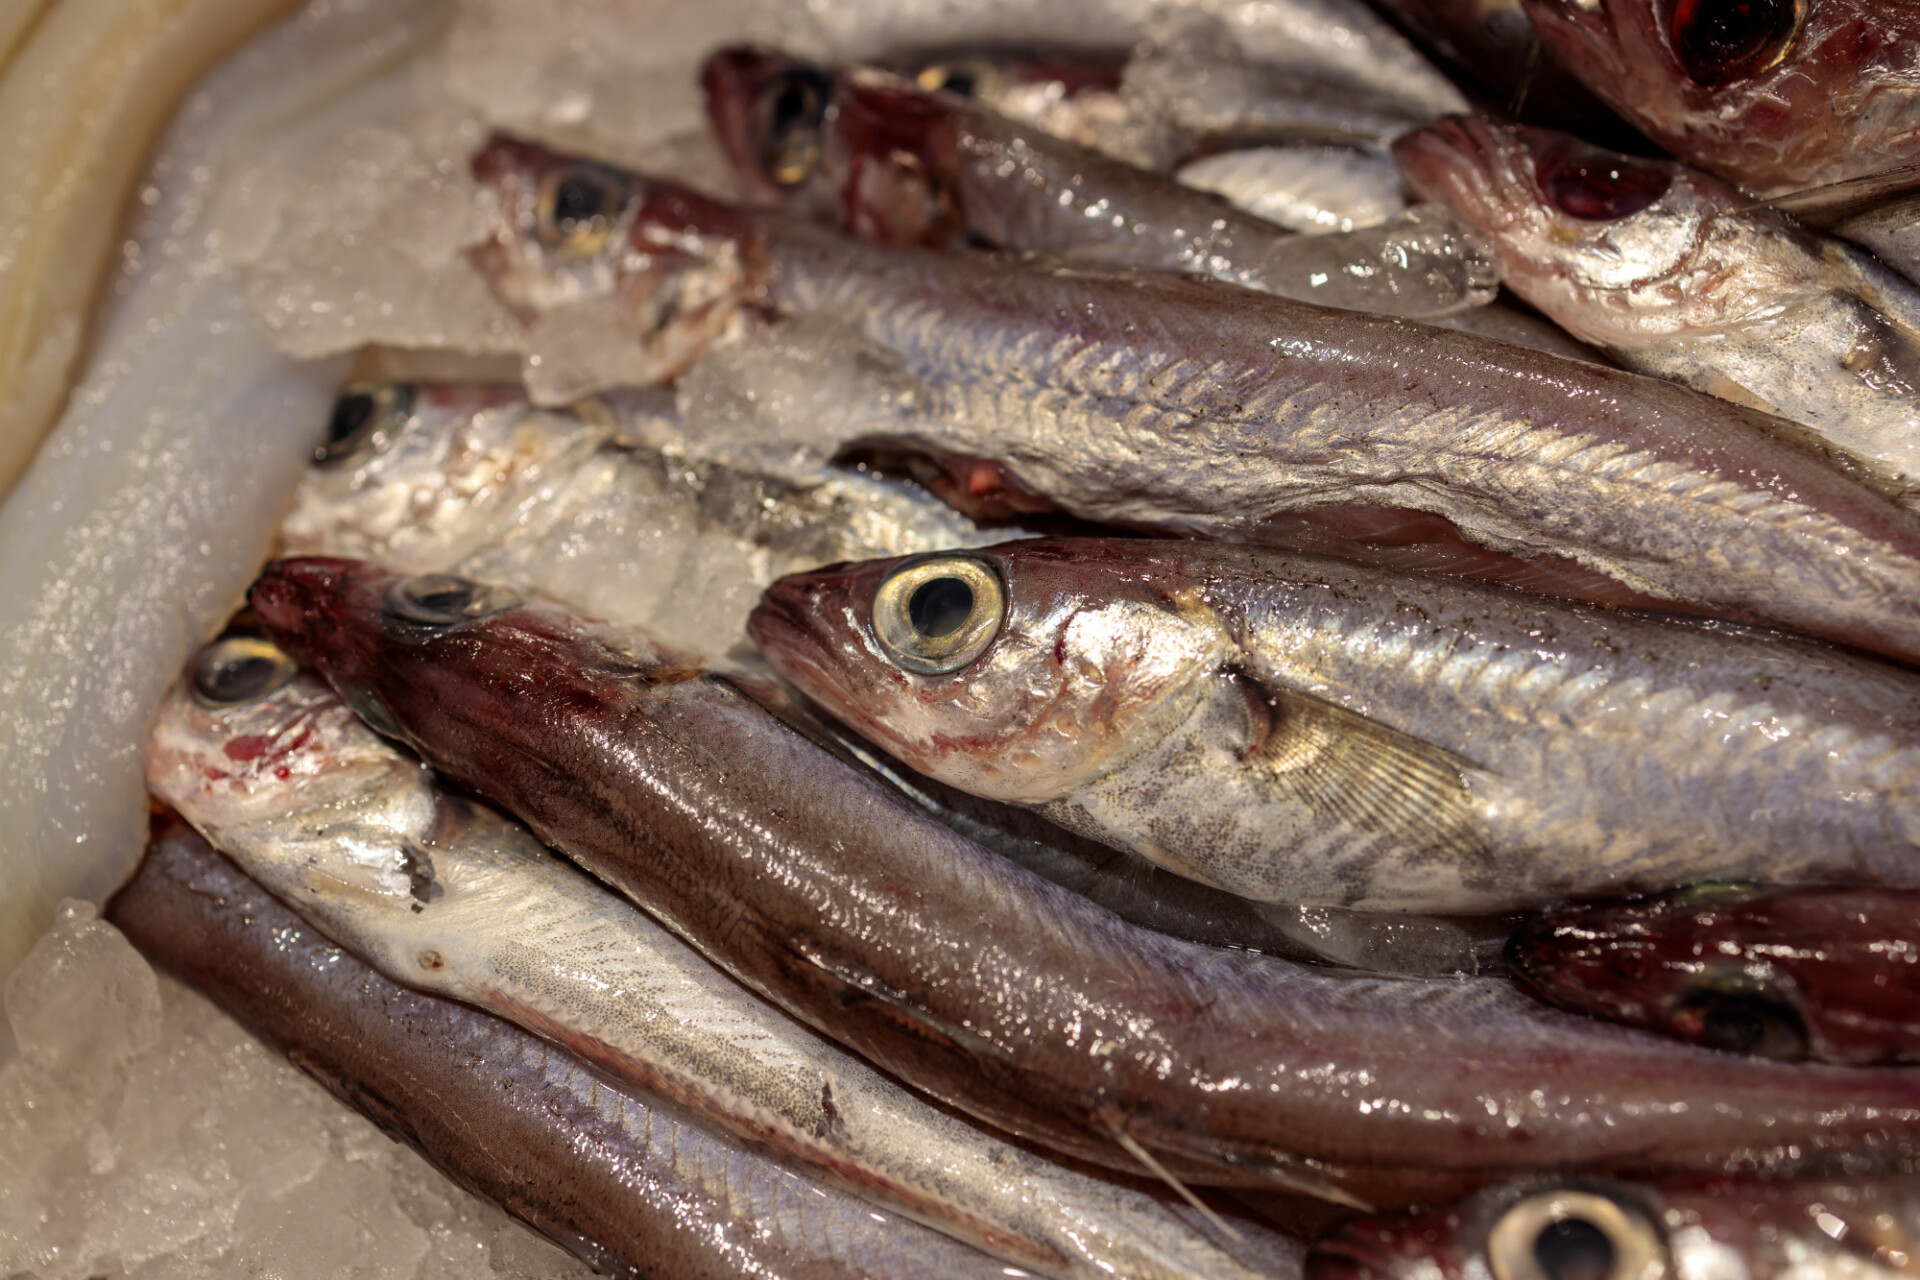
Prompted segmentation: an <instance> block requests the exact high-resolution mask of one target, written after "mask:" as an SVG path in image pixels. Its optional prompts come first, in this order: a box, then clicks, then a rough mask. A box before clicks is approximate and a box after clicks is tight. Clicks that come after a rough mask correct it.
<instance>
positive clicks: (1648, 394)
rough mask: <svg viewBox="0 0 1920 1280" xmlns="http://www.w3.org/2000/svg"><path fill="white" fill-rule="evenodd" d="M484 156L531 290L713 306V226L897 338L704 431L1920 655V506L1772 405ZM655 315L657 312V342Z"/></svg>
mask: <svg viewBox="0 0 1920 1280" xmlns="http://www.w3.org/2000/svg"><path fill="white" fill-rule="evenodd" d="M475 164H476V168H477V169H478V170H479V171H480V172H481V173H482V174H483V175H484V176H485V177H486V178H487V180H488V181H489V182H490V183H491V184H493V185H494V186H495V188H496V189H497V190H499V191H500V192H501V193H502V195H501V200H500V208H501V219H500V221H499V223H498V224H497V226H496V232H495V238H494V239H493V240H492V241H491V242H489V244H488V246H487V248H486V250H485V251H484V253H483V254H482V261H483V263H484V265H485V266H486V267H487V269H488V270H489V272H490V273H491V274H492V275H493V277H494V280H495V287H496V288H498V289H500V290H502V292H503V293H507V294H509V295H510V296H532V295H535V294H539V293H541V292H542V291H543V290H547V289H549V288H550V287H551V286H552V285H553V283H554V282H555V281H558V280H561V279H572V280H581V279H594V280H597V281H598V282H599V283H598V284H597V285H596V286H595V287H597V288H602V289H604V290H606V291H608V293H609V294H612V293H614V292H616V291H617V292H620V293H622V294H623V295H624V294H637V295H640V296H645V297H652V296H656V295H659V296H665V297H669V298H673V297H684V296H686V291H685V290H684V289H680V288H676V286H675V281H676V280H677V279H679V278H680V277H681V270H680V268H679V267H677V266H676V265H674V262H673V261H668V262H664V263H662V262H659V261H656V260H655V259H654V258H653V257H651V256H649V251H648V250H647V249H646V246H647V245H650V244H653V243H655V241H656V240H659V239H660V238H662V237H668V238H672V239H673V243H674V244H676V245H679V246H683V247H684V246H685V245H687V244H689V243H690V242H692V241H693V240H694V239H696V238H698V237H707V238H708V252H709V254H710V257H709V258H708V259H704V260H703V261H722V260H724V261H725V262H728V263H732V264H734V266H735V269H737V271H738V282H737V285H736V286H735V292H734V294H733V296H734V298H735V300H736V302H737V305H738V306H739V307H741V308H743V309H752V310H756V311H762V310H764V311H771V312H773V313H776V314H784V315H788V316H796V315H799V316H807V317H809V318H810V319H811V320H813V321H815V322H816V323H820V324H829V325H836V326H839V327H840V328H841V329H842V330H843V331H845V332H846V333H848V334H850V335H853V336H854V337H856V338H857V339H858V340H859V341H861V342H863V343H865V344H866V348H865V349H866V350H867V351H868V352H869V355H868V356H867V357H864V358H863V359H862V360H857V361H854V362H853V363H855V364H857V365H859V366H860V368H861V369H862V370H863V372H862V374H861V376H862V377H865V378H867V379H868V383H869V386H868V387H867V388H865V389H861V390H857V391H856V392H855V393H854V394H852V395H850V396H849V395H842V396H840V397H837V398H836V399H835V401H834V412H832V413H816V412H812V411H810V406H809V411H807V412H804V413H803V414H802V415H801V416H800V418H799V419H798V420H797V421H796V420H794V419H793V418H791V417H787V416H785V415H783V414H782V412H781V410H780V407H779V406H778V405H775V404H771V403H766V402H764V401H762V402H757V403H756V404H755V405H754V406H753V407H752V413H751V414H748V415H746V416H745V417H744V418H742V419H741V420H739V421H736V422H734V423H732V424H723V423H706V424H703V425H702V430H703V431H705V432H708V433H710V438H715V439H718V438H719V437H720V436H721V435H723V434H725V432H726V431H728V430H733V431H736V432H739V433H741V434H743V435H756V434H757V435H758V437H759V439H760V442H761V443H762V444H769V445H772V444H777V445H778V446H779V447H781V448H783V449H785V450H788V451H792V450H793V449H795V448H796V447H798V446H800V445H802V444H804V445H805V447H807V448H808V449H811V450H812V451H814V452H815V453H816V454H817V455H818V456H823V457H831V456H833V455H835V454H836V453H838V452H840V451H841V450H842V449H844V448H845V447H847V446H849V445H852V444H854V443H856V442H862V441H891V442H893V443H894V444H896V445H899V446H901V447H903V448H906V449H909V450H912V451H916V452H919V453H923V454H927V455H930V456H932V457H934V458H937V459H942V460H943V463H944V464H957V465H954V466H952V468H951V469H952V470H953V471H954V472H956V473H957V474H958V475H959V476H960V477H963V479H962V480H961V482H960V484H959V486H958V487H960V488H962V489H964V490H965V491H967V492H969V493H971V494H973V495H974V496H976V497H978V496H981V495H988V496H992V495H994V494H996V493H1014V494H1016V495H1018V494H1020V493H1025V494H1036V495H1041V496H1042V497H1043V498H1044V499H1045V501H1046V502H1047V503H1051V504H1052V505H1055V506H1058V507H1059V508H1061V509H1063V510H1065V511H1068V512H1070V513H1072V514H1074V515H1077V516H1080V517H1083V518H1086V519H1092V520H1100V521H1103V522H1107V523H1112V524H1120V525H1128V526H1133V527H1136V528H1145V529H1159V530H1164V531H1170V532H1180V533H1188V534H1193V533H1198V534H1204V535H1207V536H1212V537H1220V538H1231V539H1235V540H1242V541H1245V540H1256V541H1257V540H1275V531H1274V529H1273V520H1274V518H1275V517H1276V516H1283V515H1284V516H1293V515H1294V514H1295V513H1314V509H1316V508H1317V509H1319V513H1320V514H1326V515H1331V516H1332V517H1333V522H1334V523H1339V522H1342V521H1353V522H1356V523H1360V524H1363V525H1364V523H1365V522H1367V521H1370V520H1378V519H1380V518H1381V512H1382V511H1383V509H1384V510H1385V511H1386V512H1387V513H1388V515H1390V516H1391V517H1392V519H1393V520H1395V521H1398V520H1403V519H1405V518H1407V517H1408V515H1409V513H1418V518H1419V520H1420V521H1424V522H1425V523H1426V526H1427V528H1426V529H1424V530H1415V531H1412V532H1411V534H1410V536H1408V537H1407V538H1405V539H1403V540H1410V541H1420V542H1425V543H1427V544H1428V545H1433V542H1432V539H1433V537H1434V534H1435V532H1437V533H1438V534H1439V535H1440V537H1441V538H1442V539H1444V538H1447V537H1451V538H1452V539H1453V540H1454V543H1455V544H1462V543H1464V544H1471V547H1470V548H1468V549H1469V550H1472V551H1475V552H1477V553H1479V554H1482V555H1483V556H1485V560H1483V561H1482V562H1481V563H1479V564H1478V565H1475V566H1474V567H1473V570H1472V571H1475V572H1483V573H1488V574H1496V573H1503V572H1511V571H1513V570H1515V569H1516V568H1520V567H1524V568H1526V569H1528V570H1537V571H1539V573H1540V577H1539V578H1537V579H1535V580H1534V581H1535V582H1536V584H1537V585H1539V586H1540V587H1541V588H1542V589H1547V590H1556V591H1559V592H1561V593H1565V594H1579V595H1585V596H1588V597H1590V598H1597V599H1607V598H1608V597H1607V596H1606V595H1605V594H1604V592H1605V591H1606V590H1607V589H1608V588H1609V587H1611V588H1612V589H1613V590H1614V591H1615V592H1619V590H1620V588H1622V587H1624V588H1626V589H1628V590H1630V591H1632V592H1639V593H1644V594H1643V595H1642V597H1641V598H1642V599H1643V600H1644V599H1645V598H1646V597H1647V596H1654V597H1661V598H1665V599H1669V600H1679V601H1686V602H1692V603H1695V604H1699V605H1703V606H1707V607H1711V608H1714V609H1718V610H1721V611H1724V612H1727V613H1733V614H1740V615H1744V616H1747V617H1749V618H1753V619H1758V620H1762V621H1767V622H1771V623H1773V624H1776V625H1781V626H1785V627H1787V628H1789V629H1793V630H1798V631H1803V632H1806V633H1809V634H1813V635H1817V636H1821V637H1823V638H1827V639H1832V640H1837V641H1840V642H1842V643H1846V644H1850V645H1853V646H1855V647H1857V648H1863V649H1869V650H1873V651H1876V652H1880V653H1885V654H1889V655H1891V656H1894V657H1898V658H1903V659H1906V660H1909V661H1920V518H1916V517H1915V516H1914V514H1913V513H1911V512H1907V511H1903V510H1901V509H1900V508H1899V507H1898V506H1896V505H1895V504H1894V503H1893V502H1892V501H1890V500H1889V499H1888V498H1886V497H1884V496H1883V495H1881V494H1880V493H1878V492H1875V491H1873V490H1871V489H1869V488H1868V487H1866V485H1865V484H1864V483H1862V482H1860V481H1857V480H1855V479H1853V478H1850V477H1848V476H1847V475H1844V474H1842V473H1841V472H1840V471H1839V470H1837V469H1836V467H1835V466H1834V465H1830V464H1832V463H1835V462H1844V460H1843V459H1833V458H1830V457H1828V458H1823V457H1822V456H1820V455H1818V454H1817V453H1815V452H1814V451H1813V448H1812V446H1811V445H1809V444H1808V442H1807V441H1806V439H1805V438H1804V437H1805V429H1804V428H1797V427H1795V426H1793V425H1792V424H1788V423H1784V422H1782V421H1781V420H1779V419H1776V418H1771V417H1768V416H1766V415H1764V414H1760V413H1758V412H1755V411H1753V410H1751V409H1747V408H1745V407H1743V406H1739V405H1733V404H1729V403H1726V402H1724V401H1721V400H1718V399H1715V398H1714V397H1711V396H1703V395H1701V394H1700V393H1698V392H1695V391H1692V390H1690V389H1688V388H1685V387H1679V386H1675V385H1673V384H1671V383H1666V382H1663V381H1660V380H1658V379H1652V378H1644V377H1640V376H1636V375H1633V374H1628V373H1622V372H1618V371H1615V370H1611V369H1603V368H1599V367H1596V366H1593V365H1590V364H1586V363H1582V362H1579V361H1573V360H1565V359H1558V358H1555V357H1552V356H1549V355H1546V354H1544V353H1541V352H1535V351H1529V350H1526V349H1524V348H1517V347H1515V346H1512V345H1510V344H1507V343H1503V342H1495V341H1492V340H1489V339H1484V338H1480V337H1477V336H1476V335H1472V334H1466V333H1454V332H1448V331H1445V330H1439V329H1433V328H1428V327H1425V326H1417V325H1412V324H1408V323H1405V322H1402V321H1396V320H1393V319H1390V318H1387V317H1383V316H1366V315H1360V314H1356V313H1352V312H1343V311H1336V310H1330V309H1324V308H1318V307H1313V306H1310V305H1308V304H1304V303H1299V302H1293V301H1291V300H1288V299H1284V298H1278V297H1273V296H1270V295H1263V294H1259V293H1255V292H1252V291H1248V290H1234V289H1228V288H1226V287H1224V286H1221V285H1219V284H1217V283H1215V282H1212V281H1199V280H1189V279H1183V278H1179V277H1175V276H1172V275H1167V274H1158V273H1130V274H1109V273H1105V272H1099V271H1086V270H1075V269H1069V268H1065V267H1059V266H1052V265H1048V264H1045V263H1033V262H1025V261H1019V260H1014V259H1009V258H991V257H975V256H971V255H965V254H951V253H939V252H933V251H929V250H925V249H918V248H912V247H907V246H885V245H876V244H866V243H859V242H855V241H851V240H847V239H845V238H842V237H838V236H834V235H832V234H830V233H828V232H825V231H822V230H820V229H816V228H811V227H806V226H796V225H792V224H789V223H785V222H780V221H775V220H761V221H757V222H750V221H747V220H746V219H743V218H742V217H741V216H739V215H737V214H731V213H728V212H726V211H714V212H712V217H713V219H714V220H713V221H711V222H709V221H707V220H706V218H707V215H705V214H701V215H697V216H696V215H695V214H694V213H693V206H692V205H690V204H689V203H687V202H686V201H685V200H683V199H681V198H680V197H679V196H678V195H677V194H675V193H674V192H672V191H671V190H670V189H666V188H662V187H661V186H660V185H659V184H656V183H650V182H647V181H645V180H643V179H638V178H633V177H631V176H625V177H623V178H622V180H621V182H620V184H618V185H614V186H608V187H606V188H604V189H603V190H602V191H601V195H602V196H603V197H604V205H603V207H602V212H601V213H600V214H598V215H596V217H604V218H605V219H606V220H607V226H608V227H609V228H613V227H616V226H617V227H618V229H619V230H618V233H617V234H616V233H615V232H614V231H612V230H609V231H608V232H607V233H606V234H605V235H600V236H597V237H596V238H595V239H593V240H591V241H589V242H585V243H581V244H579V245H577V246H575V245H574V242H573V241H572V240H571V238H570V233H569V232H568V231H567V230H566V229H565V228H564V227H562V226H561V225H559V224H558V223H556V222H555V221H554V220H553V217H552V215H551V213H550V212H548V213H543V212H542V208H543V206H542V205H541V203H540V201H539V200H538V199H537V198H536V197H537V193H538V192H540V191H542V190H547V191H552V190H557V189H560V188H562V187H566V186H568V185H569V184H570V183H573V182H574V181H575V180H576V178H579V177H580V176H581V175H582V174H583V173H586V172H591V173H593V174H594V175H595V180H596V181H598V180H600V179H601V178H602V177H604V176H605V175H606V174H607V173H608V172H610V171H605V170H600V169H597V168H596V169H593V170H590V171H588V170H582V169H581V168H580V167H579V165H578V163H577V162H574V161H569V160H567V159H565V158H564V157H560V156H556V155H553V154H551V153H547V152H541V151H538V150H536V149H533V148H529V147H527V146H525V145H523V144H518V143H509V142H496V143H494V144H493V145H491V146H490V147H489V148H488V149H487V150H486V151H484V152H482V154H481V156H480V157H479V158H478V159H477V160H476V162H475ZM689 218H694V219H695V221H696V222H697V223H698V226H697V227H695V226H692V225H690V223H689ZM729 228H730V229H729ZM677 252H679V250H676V253H677ZM656 268H657V269H656ZM689 270H692V271H693V273H694V275H695V276H696V277H697V278H704V274H703V273H704V270H705V268H704V267H694V268H689ZM649 314H651V313H645V314H643V313H638V312H636V313H631V314H630V317H629V319H628V320H627V324H628V325H629V327H630V330H631V331H633V332H635V333H636V340H638V341H641V342H644V341H646V338H645V336H644V335H645V333H646V332H648V331H649V329H650V326H651V324H652V321H651V320H650V319H649V318H648V315H649ZM663 323H665V324H667V325H669V326H671V325H673V324H674V323H675V321H673V320H672V319H670V318H669V319H667V320H665V321H663ZM778 328H779V326H775V330H776V331H777V330H778ZM758 355H760V356H761V357H765V355H766V353H765V352H764V351H762V352H759V353H758ZM808 369H809V376H811V377H818V376H819V373H820V370H819V368H818V366H817V365H809V367H808ZM692 377H697V373H696V374H694V375H690V379H691V378H692ZM683 385H684V384H683ZM849 389H851V382H850V384H849ZM692 425H693V424H692V423H689V427H690V429H691V427H692ZM732 443H734V444H739V443H742V440H741V439H740V438H739V436H736V437H735V438H734V439H733V440H732ZM981 461H984V462H985V463H988V464H990V465H986V466H984V467H982V466H976V465H975V463H976V462H981ZM1434 526H1439V528H1438V530H1437V531H1436V530H1434ZM1296 527H1297V526H1296ZM1402 527H1403V528H1404V526H1402ZM1399 536H1400V535H1399V534H1397V533H1391V534H1389V535H1388V537H1389V538H1397V537H1399ZM1357 540H1361V541H1377V540H1379V539H1376V538H1373V537H1371V536H1369V535H1365V534H1362V535H1357ZM1521 557H1524V558H1527V560H1528V562H1529V563H1528V564H1527V565H1526V566H1516V565H1515V564H1514V559H1516V558H1521ZM1489 561H1490V562H1491V563H1488V562H1489ZM1569 566H1571V568H1572V570H1573V572H1571V573H1569V572H1567V570H1568V568H1569ZM1612 598H1613V599H1615V600H1618V599H1619V598H1620V597H1619V595H1618V594H1616V595H1614V596H1613V597H1612Z"/></svg>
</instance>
